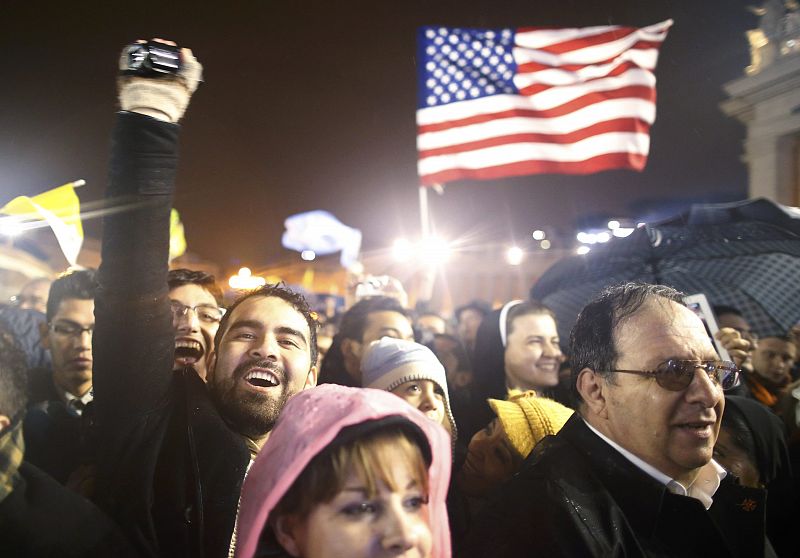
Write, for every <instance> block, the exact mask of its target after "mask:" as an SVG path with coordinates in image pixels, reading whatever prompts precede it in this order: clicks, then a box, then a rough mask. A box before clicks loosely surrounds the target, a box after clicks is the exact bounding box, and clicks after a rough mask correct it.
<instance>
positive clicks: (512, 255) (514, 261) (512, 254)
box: [506, 246, 525, 265]
mask: <svg viewBox="0 0 800 558" xmlns="http://www.w3.org/2000/svg"><path fill="white" fill-rule="evenodd" d="M524 257H525V253H524V252H523V251H522V248H520V247H519V246H512V247H511V248H509V249H508V250H506V261H507V262H508V263H509V264H510V265H519V264H521V263H522V259H523V258H524Z"/></svg>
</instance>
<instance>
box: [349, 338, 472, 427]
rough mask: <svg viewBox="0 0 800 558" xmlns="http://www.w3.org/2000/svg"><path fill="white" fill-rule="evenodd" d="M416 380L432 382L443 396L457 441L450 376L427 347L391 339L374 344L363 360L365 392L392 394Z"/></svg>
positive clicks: (384, 339) (362, 378)
mask: <svg viewBox="0 0 800 558" xmlns="http://www.w3.org/2000/svg"><path fill="white" fill-rule="evenodd" d="M414 380H430V381H432V382H434V383H435V384H436V385H438V386H439V388H440V389H441V390H442V392H443V393H444V410H445V414H446V415H447V420H448V421H450V431H451V432H452V434H453V439H454V440H455V438H456V434H457V430H456V421H455V419H454V418H453V413H452V412H451V411H450V395H449V394H448V392H447V373H446V372H445V370H444V366H442V363H441V362H439V359H437V358H436V355H435V354H433V351H431V350H430V349H429V348H428V347H426V346H425V345H420V344H419V343H414V342H413V341H403V340H402V339H394V338H392V337H383V338H381V339H380V340H378V341H373V342H372V343H371V344H370V346H369V347H367V350H366V351H365V352H364V357H363V358H362V359H361V385H362V386H363V387H366V388H373V389H383V390H386V391H392V390H393V389H394V388H396V387H397V386H399V385H401V384H404V383H406V382H411V381H414Z"/></svg>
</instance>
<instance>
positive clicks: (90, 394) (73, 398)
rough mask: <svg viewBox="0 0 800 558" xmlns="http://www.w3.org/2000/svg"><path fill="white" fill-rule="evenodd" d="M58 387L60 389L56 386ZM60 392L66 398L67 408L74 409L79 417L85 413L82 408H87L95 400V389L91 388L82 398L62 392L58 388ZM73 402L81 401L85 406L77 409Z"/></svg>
mask: <svg viewBox="0 0 800 558" xmlns="http://www.w3.org/2000/svg"><path fill="white" fill-rule="evenodd" d="M56 387H58V386H56ZM58 391H60V392H61V395H62V397H63V398H64V403H66V404H67V407H70V408H71V409H73V410H74V411H75V412H76V413H78V414H79V415H80V414H82V412H83V410H82V407H85V406H86V405H88V404H89V402H90V401H91V400H92V399H94V389H93V388H89V390H88V391H87V392H86V393H84V394H83V395H82V396H81V397H78V396H76V395H72V394H71V393H70V392H68V391H65V390H62V389H61V388H58ZM73 401H80V402H81V403H82V404H83V405H82V406H81V407H80V408H78V407H75V406H74V405H75V404H74V403H72V402H73Z"/></svg>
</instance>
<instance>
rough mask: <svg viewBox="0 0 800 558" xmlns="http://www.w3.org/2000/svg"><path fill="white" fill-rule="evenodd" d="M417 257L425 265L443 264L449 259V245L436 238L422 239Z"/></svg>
mask: <svg viewBox="0 0 800 558" xmlns="http://www.w3.org/2000/svg"><path fill="white" fill-rule="evenodd" d="M419 256H420V259H421V260H422V262H423V263H425V264H427V265H438V264H443V263H444V262H446V261H447V260H448V258H450V245H449V244H448V242H447V241H446V240H444V239H443V238H440V237H438V236H430V237H428V238H423V239H422V241H420V243H419Z"/></svg>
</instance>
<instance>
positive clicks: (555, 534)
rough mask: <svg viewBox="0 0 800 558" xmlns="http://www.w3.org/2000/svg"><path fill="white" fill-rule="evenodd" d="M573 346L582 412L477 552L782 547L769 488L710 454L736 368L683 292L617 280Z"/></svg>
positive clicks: (539, 457) (506, 497) (501, 506)
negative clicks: (767, 526)
mask: <svg viewBox="0 0 800 558" xmlns="http://www.w3.org/2000/svg"><path fill="white" fill-rule="evenodd" d="M733 335H735V333H733ZM570 345H571V346H570V349H571V350H570V358H571V362H572V370H573V376H572V388H573V391H574V393H573V395H574V396H575V398H576V401H577V409H578V412H577V413H576V414H575V415H573V417H572V418H571V419H570V420H569V421H568V422H567V423H566V424H565V425H564V428H563V429H562V430H561V431H560V432H559V433H558V434H557V435H556V436H552V437H549V438H546V439H545V440H544V441H543V442H542V443H541V444H539V446H537V447H536V448H535V449H534V451H533V452H532V453H531V455H530V456H529V457H528V459H527V460H526V462H525V463H524V465H523V467H522V470H521V471H520V473H519V474H518V475H517V476H516V477H515V478H514V479H513V480H512V481H510V482H509V483H508V484H507V485H505V486H504V487H503V488H501V489H500V491H498V493H496V494H495V495H494V499H493V500H492V502H490V504H489V505H488V506H487V508H485V509H484V512H483V514H482V517H479V518H478V520H477V521H476V522H475V525H476V529H475V532H474V533H473V543H474V545H468V547H471V548H474V552H473V555H475V556H492V557H493V558H494V557H500V556H611V555H615V556H629V557H630V556H651V555H658V556H681V557H683V556H765V555H766V556H774V553H773V551H772V548H771V546H770V545H769V544H768V542H767V541H766V538H765V536H764V505H765V491H763V490H759V489H750V488H744V487H742V486H739V485H738V482H737V481H736V480H735V479H734V478H732V476H731V475H730V474H728V473H726V471H725V470H724V469H723V468H722V467H720V466H719V465H718V464H717V463H716V462H715V461H714V460H713V459H712V453H713V449H714V444H715V442H716V439H717V435H718V433H719V428H720V421H721V418H722V412H723V410H724V407H725V397H724V390H726V389H729V388H732V387H734V386H736V384H737V383H738V381H739V378H738V376H739V372H738V369H737V367H736V365H735V364H734V363H732V362H724V361H720V360H719V356H718V355H717V353H716V351H715V349H714V346H713V344H712V342H711V340H710V339H709V337H708V335H707V333H706V330H705V327H704V326H703V323H702V322H701V321H700V319H699V318H698V317H697V316H696V315H695V314H694V313H693V312H692V311H691V310H689V309H688V308H686V307H685V306H684V305H683V303H682V295H681V293H678V292H677V291H675V290H673V289H671V288H669V287H664V286H656V285H644V284H633V283H628V284H623V285H619V286H616V287H612V288H610V289H608V290H606V291H605V292H603V293H601V295H600V296H599V297H598V298H596V299H595V300H594V301H592V302H590V303H589V304H588V305H587V306H586V307H585V308H584V309H583V311H582V312H581V314H580V316H579V317H578V320H577V322H576V324H575V327H574V329H573V331H572V336H571V340H570ZM733 345H735V343H731V342H729V343H726V346H733ZM733 354H735V355H736V357H737V358H738V356H743V352H742V351H739V350H736V351H733Z"/></svg>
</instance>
